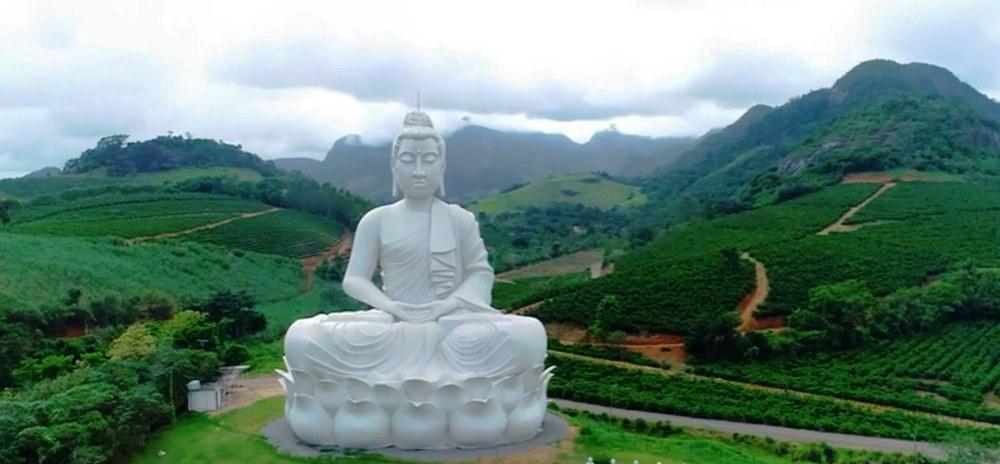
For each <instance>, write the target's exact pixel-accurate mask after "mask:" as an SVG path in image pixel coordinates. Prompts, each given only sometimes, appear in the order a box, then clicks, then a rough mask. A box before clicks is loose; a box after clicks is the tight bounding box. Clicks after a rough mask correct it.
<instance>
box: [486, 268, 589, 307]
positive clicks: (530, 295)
mask: <svg viewBox="0 0 1000 464" xmlns="http://www.w3.org/2000/svg"><path fill="white" fill-rule="evenodd" d="M587 279H590V271H582V272H573V273H569V274H562V275H555V276H539V277H525V278H522V279H517V280H515V281H513V282H510V283H508V282H502V281H498V282H495V283H494V284H493V306H494V307H495V308H500V309H517V308H520V307H522V306H527V305H529V304H531V303H535V302H538V301H542V300H544V299H546V298H551V297H553V296H555V295H558V294H559V293H560V292H561V291H562V290H563V289H564V288H566V287H568V286H570V285H572V284H576V283H579V282H584V281H586V280H587Z"/></svg>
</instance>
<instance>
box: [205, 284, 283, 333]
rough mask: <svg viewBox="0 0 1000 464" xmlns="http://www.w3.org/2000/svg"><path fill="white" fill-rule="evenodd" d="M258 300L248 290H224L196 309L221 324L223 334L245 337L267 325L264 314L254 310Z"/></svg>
mask: <svg viewBox="0 0 1000 464" xmlns="http://www.w3.org/2000/svg"><path fill="white" fill-rule="evenodd" d="M255 304H256V302H255V301H254V298H253V295H251V294H250V292H247V291H246V290H240V291H236V292H234V291H232V290H222V291H219V292H216V293H215V294H214V295H213V296H212V298H211V299H209V300H208V301H206V302H205V303H202V304H200V305H197V306H196V307H195V308H194V309H196V310H198V311H202V312H204V313H206V314H207V315H208V320H210V321H212V322H215V323H217V324H219V328H220V329H221V331H222V334H223V335H224V336H226V337H229V338H236V339H239V338H243V337H245V336H247V335H252V334H255V333H257V332H260V331H261V330H264V328H266V327H267V319H265V318H264V315H263V314H261V313H258V312H257V311H254V310H253V307H254V305H255Z"/></svg>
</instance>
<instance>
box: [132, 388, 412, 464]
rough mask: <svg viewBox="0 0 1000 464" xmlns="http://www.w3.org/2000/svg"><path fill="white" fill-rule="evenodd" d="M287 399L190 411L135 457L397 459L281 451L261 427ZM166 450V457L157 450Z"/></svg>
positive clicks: (176, 462) (173, 460)
mask: <svg viewBox="0 0 1000 464" xmlns="http://www.w3.org/2000/svg"><path fill="white" fill-rule="evenodd" d="M284 404H285V400H284V398H283V397H280V396H276V397H271V398H265V399H263V400H260V401H257V402H255V403H253V404H251V405H250V406H247V407H245V408H241V409H237V410H234V411H231V412H227V413H225V414H221V415H218V416H208V415H205V414H200V413H190V414H187V415H185V416H184V417H182V418H181V419H180V420H178V421H177V422H176V423H175V424H173V425H171V426H169V427H167V428H166V429H165V430H163V431H162V432H160V434H158V435H157V436H156V437H155V438H154V439H153V440H152V441H150V442H149V443H148V444H147V445H146V447H145V448H143V449H142V450H141V451H139V452H138V453H137V454H136V455H135V456H134V457H133V459H132V462H133V463H136V464H144V463H148V464H163V463H170V464H184V463H206V462H210V463H213V464H226V463H236V464H247V463H254V464H272V463H314V462H365V463H368V462H371V463H375V462H398V461H392V460H389V459H385V458H382V457H380V456H377V455H371V454H360V453H358V454H354V455H346V456H338V457H337V458H336V459H308V458H301V457H293V456H287V455H282V454H278V452H277V451H276V450H275V449H274V447H273V446H271V444H270V443H268V442H267V440H266V439H265V438H264V437H262V436H260V429H262V428H263V427H264V425H266V424H267V423H268V422H270V421H272V420H274V419H277V418H278V417H281V415H282V411H283V409H284ZM160 450H163V451H164V452H165V453H166V454H165V455H164V456H163V457H160V456H158V455H157V453H158V452H159V451H160Z"/></svg>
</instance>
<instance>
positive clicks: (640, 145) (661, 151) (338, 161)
mask: <svg viewBox="0 0 1000 464" xmlns="http://www.w3.org/2000/svg"><path fill="white" fill-rule="evenodd" d="M696 141H697V139H696V138H693V137H643V136H638V135H629V134H623V133H620V132H618V131H617V130H614V129H607V130H603V131H600V132H597V133H595V134H594V135H593V137H591V139H590V140H589V141H587V142H586V143H583V144H579V143H576V142H574V141H572V140H570V139H569V138H568V137H566V136H565V135H561V134H545V133H537V132H535V133H533V132H513V131H500V130H494V129H490V128H486V127H482V126H476V125H468V126H464V127H462V128H460V129H458V130H456V131H455V132H454V133H452V134H450V135H448V136H446V137H445V142H446V144H447V157H448V175H447V177H446V183H445V187H446V193H447V194H448V198H449V199H451V200H455V201H461V202H467V201H473V200H476V199H479V198H482V197H484V196H486V195H489V194H491V193H495V192H497V191H499V190H502V189H504V188H507V187H510V186H512V185H516V184H521V183H526V182H530V181H532V180H536V179H541V178H544V177H546V176H550V175H562V174H567V173H574V172H591V171H604V172H607V173H609V174H612V175H616V176H625V177H636V176H643V175H648V174H649V173H651V172H653V171H654V170H655V169H656V168H658V167H660V166H663V165H666V164H668V163H670V162H671V161H672V160H674V159H675V158H676V157H677V156H678V155H680V154H681V153H682V152H684V151H685V150H687V149H689V148H691V147H692V146H694V144H695V142H696ZM389 152H390V146H389V143H388V142H387V143H383V144H378V145H367V144H365V143H363V142H362V140H361V137H360V136H358V135H348V136H345V137H342V138H340V139H339V140H337V141H336V142H335V143H334V144H333V147H332V148H331V149H330V151H329V152H328V153H327V155H326V159H324V160H323V161H317V160H314V159H310V158H279V159H275V160H274V162H275V164H276V165H277V166H278V167H280V168H282V169H286V170H289V171H300V172H302V173H303V174H305V175H306V176H309V177H312V178H313V179H316V180H317V181H319V182H329V183H331V184H333V185H336V186H338V187H344V188H347V189H348V190H350V191H352V192H354V193H356V194H360V195H363V196H366V197H368V198H371V199H373V200H375V201H386V200H388V199H389V197H390V195H391V187H392V185H391V183H390V171H389Z"/></svg>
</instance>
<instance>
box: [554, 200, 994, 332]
mask: <svg viewBox="0 0 1000 464" xmlns="http://www.w3.org/2000/svg"><path fill="white" fill-rule="evenodd" d="M881 187H882V186H881V185H880V184H865V183H858V184H842V185H837V186H833V187H828V188H825V189H823V190H821V191H819V192H816V193H813V194H808V195H804V196H802V197H800V198H797V199H795V200H791V201H787V202H783V203H780V204H777V205H769V206H764V207H760V208H757V209H754V210H751V211H746V212H743V213H739V214H733V215H728V216H723V217H720V218H716V219H711V220H707V221H696V222H691V223H686V224H683V225H679V226H676V227H673V228H671V229H669V230H667V231H665V232H664V233H662V234H661V235H660V236H659V237H658V238H657V239H656V240H654V241H653V242H652V243H650V244H649V245H647V246H644V247H642V248H639V249H637V250H635V251H633V252H631V253H628V254H626V255H624V256H622V257H620V258H619V259H618V260H617V261H616V266H615V272H614V273H613V274H611V275H609V276H606V277H602V278H600V279H595V280H591V281H587V282H583V283H580V284H578V285H576V286H575V287H572V288H571V289H570V290H566V291H564V292H563V293H562V294H561V295H559V296H557V297H555V298H553V299H552V300H550V301H548V302H546V303H545V304H543V305H542V306H541V307H540V308H539V309H538V310H537V311H536V312H535V313H534V314H535V315H537V316H538V317H540V318H541V319H543V320H545V321H564V322H571V323H575V324H578V325H581V326H586V325H588V324H589V323H590V322H591V321H592V320H593V317H594V315H595V308H596V306H597V303H598V302H599V301H600V300H601V299H602V298H604V297H605V296H606V295H616V296H618V297H619V299H620V300H621V301H622V302H623V304H624V306H625V307H626V308H628V311H627V312H625V314H623V315H622V316H621V317H620V318H617V319H615V320H614V321H612V322H611V325H612V327H613V328H614V329H620V330H624V331H628V332H631V333H639V332H642V331H650V332H670V333H691V332H692V331H693V330H695V329H696V328H697V327H699V324H702V323H703V321H704V319H705V318H715V317H725V318H727V319H730V322H732V326H735V325H736V323H738V321H737V320H736V318H735V316H736V311H735V308H736V307H737V305H738V303H739V302H740V300H741V299H742V298H743V296H744V295H746V294H747V293H748V292H749V290H750V289H751V288H752V285H753V274H752V271H751V269H750V267H749V263H747V262H745V261H741V260H739V259H738V255H739V252H748V253H749V254H750V255H752V256H753V257H754V258H756V259H757V260H759V261H761V262H762V263H763V264H764V265H765V266H766V268H767V272H768V275H769V278H770V287H771V289H770V294H769V295H768V297H767V299H766V301H765V302H764V303H763V305H762V306H761V308H760V309H759V310H758V311H759V314H761V315H787V314H790V313H791V312H793V310H795V309H796V308H799V307H802V306H803V305H805V304H806V303H807V301H808V299H809V294H810V291H811V290H812V289H814V288H816V287H818V286H820V285H824V284H832V283H837V282H842V281H846V280H851V279H854V280H856V281H858V282H861V283H862V285H864V286H865V287H866V288H868V289H870V291H871V292H872V293H873V294H874V295H875V296H885V295H888V294H890V293H892V292H894V291H896V290H899V289H903V288H907V287H911V286H917V285H920V284H921V283H922V282H926V281H927V280H928V279H933V278H934V276H936V275H938V274H940V273H942V272H944V271H945V270H946V269H948V268H949V266H952V265H954V264H956V263H959V262H962V261H964V260H969V259H972V260H975V262H976V263H978V264H979V265H980V266H983V267H996V266H1000V253H998V252H997V249H996V243H997V237H1000V221H997V219H996V218H997V217H998V214H1000V183H997V182H995V181H992V182H988V181H983V182H912V183H901V184H898V185H895V186H894V187H892V188H889V189H887V190H884V191H882V192H880V195H879V196H878V197H877V198H874V200H872V201H871V202H870V203H868V204H867V205H866V206H865V207H864V208H863V209H861V210H860V212H858V213H857V214H855V215H854V216H853V217H852V218H851V219H849V220H848V221H847V223H848V224H854V225H855V226H856V227H851V228H848V229H846V230H845V231H844V232H835V233H830V234H824V235H820V234H818V232H820V231H822V230H824V229H825V228H827V226H829V225H830V224H833V223H836V222H837V221H838V219H839V218H841V217H842V216H843V215H844V213H845V212H847V211H848V210H850V209H851V208H852V207H853V206H856V205H858V204H861V203H862V202H863V201H864V200H866V199H867V198H870V197H872V195H873V194H874V193H876V192H877V191H879V190H880V188H881ZM727 323H728V322H727Z"/></svg>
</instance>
